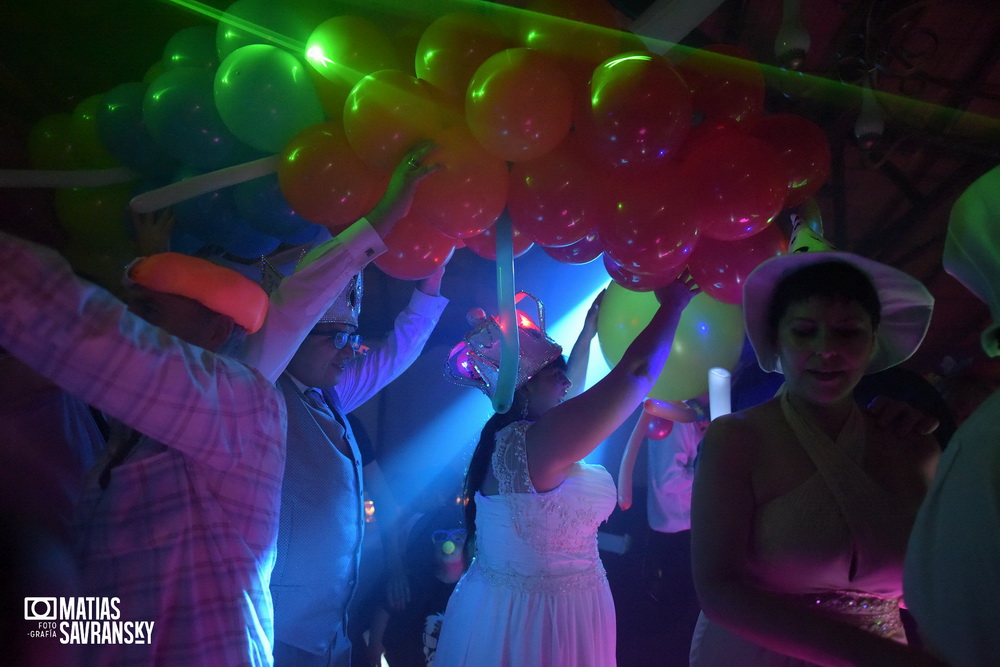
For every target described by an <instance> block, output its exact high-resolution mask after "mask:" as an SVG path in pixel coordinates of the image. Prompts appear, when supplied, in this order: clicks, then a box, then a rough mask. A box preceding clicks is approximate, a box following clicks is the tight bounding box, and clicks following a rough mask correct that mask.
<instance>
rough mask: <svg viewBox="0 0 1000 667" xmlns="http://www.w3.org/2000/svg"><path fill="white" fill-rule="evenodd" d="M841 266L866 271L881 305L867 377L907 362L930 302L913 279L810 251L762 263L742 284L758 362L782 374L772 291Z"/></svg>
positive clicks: (852, 258) (854, 258)
mask: <svg viewBox="0 0 1000 667" xmlns="http://www.w3.org/2000/svg"><path fill="white" fill-rule="evenodd" d="M826 261H840V262H845V263H847V264H850V265H851V266H854V267H855V268H857V269H860V270H861V271H862V272H864V273H865V274H866V275H867V276H868V278H869V279H870V280H871V281H872V284H873V285H874V286H875V291H876V292H877V293H878V298H879V301H880V303H881V306H882V312H881V315H880V322H879V325H878V331H877V332H876V340H875V353H874V355H873V356H872V359H871V361H870V362H869V364H868V368H867V370H866V371H865V372H866V373H876V372H878V371H881V370H885V369H886V368H890V367H892V366H895V365H896V364H899V363H902V362H904V361H906V360H907V359H909V358H910V357H911V356H912V355H913V353H914V352H916V351H917V348H918V347H920V343H921V342H922V341H923V340H924V336H925V335H926V334H927V327H928V326H930V322H931V313H932V312H933V309H934V297H932V296H931V294H930V292H928V291H927V288H926V287H924V285H923V283H921V282H920V281H919V280H917V279H916V278H914V277H913V276H911V275H909V274H908V273H905V272H903V271H900V270H899V269H895V268H893V267H891V266H888V265H886V264H882V263H881V262H876V261H874V260H871V259H867V258H865V257H861V256H860V255H854V254H851V253H847V252H841V251H839V250H818V251H817V250H812V251H809V252H794V253H791V254H788V255H781V256H779V257H773V258H771V259H769V260H766V261H764V262H762V263H761V264H760V265H759V266H758V267H757V268H756V269H754V270H753V272H752V273H751V274H750V275H749V276H748V277H747V279H746V282H745V283H744V284H743V318H744V322H745V324H746V331H747V337H748V338H749V339H750V344H751V345H753V349H754V352H756V353H757V363H759V364H760V367H761V368H762V369H763V370H765V371H767V372H769V373H773V372H777V373H781V372H782V371H781V363H780V361H779V358H778V348H777V346H776V345H775V341H774V340H773V335H772V332H771V331H770V330H769V326H768V312H769V311H770V309H771V301H772V299H773V298H774V290H775V288H776V287H777V286H778V283H780V282H781V281H782V279H784V278H785V277H786V276H789V275H791V274H792V273H795V272H796V271H798V270H800V269H803V268H805V267H807V266H811V265H813V264H818V263H820V262H826Z"/></svg>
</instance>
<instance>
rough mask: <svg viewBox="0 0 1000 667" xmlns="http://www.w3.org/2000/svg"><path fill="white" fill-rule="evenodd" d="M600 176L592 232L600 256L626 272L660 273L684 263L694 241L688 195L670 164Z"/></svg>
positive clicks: (694, 233) (695, 232)
mask: <svg viewBox="0 0 1000 667" xmlns="http://www.w3.org/2000/svg"><path fill="white" fill-rule="evenodd" d="M616 176H617V177H616V178H608V179H606V183H605V185H604V187H602V188H601V192H600V193H599V194H601V195H602V196H604V197H605V200H604V202H603V204H602V208H603V211H602V213H601V217H600V218H599V221H598V225H597V231H598V233H599V234H600V237H601V243H603V244H604V252H605V255H611V257H612V259H614V260H615V261H616V262H618V263H619V264H621V265H622V267H624V268H625V269H626V270H628V271H629V272H631V273H639V274H644V275H653V276H657V275H664V274H667V273H670V272H672V271H675V270H679V269H680V268H681V267H682V266H684V265H685V264H686V263H687V259H688V257H689V256H690V255H691V251H692V250H693V249H694V246H695V243H696V241H697V240H698V227H697V223H696V218H695V217H694V215H693V214H692V210H693V204H692V201H691V198H690V193H689V192H688V190H687V187H686V185H685V183H684V182H683V181H681V180H680V178H679V173H678V170H677V168H676V167H674V166H673V165H667V166H666V167H660V168H657V169H655V170H649V171H645V172H635V171H630V172H627V173H622V174H620V175H618V174H616Z"/></svg>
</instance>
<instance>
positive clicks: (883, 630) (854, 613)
mask: <svg viewBox="0 0 1000 667" xmlns="http://www.w3.org/2000/svg"><path fill="white" fill-rule="evenodd" d="M796 597H797V599H798V600H799V601H800V602H801V603H802V604H804V605H807V606H809V607H811V608H813V609H816V610H817V611H819V612H820V613H822V614H824V615H827V616H831V617H834V618H837V619H839V620H841V621H843V622H845V623H849V624H850V625H853V626H854V627H857V628H861V629H862V630H865V631H867V632H870V633H872V634H873V635H879V636H882V637H889V636H892V635H894V634H896V633H897V632H899V631H900V630H902V628H903V621H902V619H901V618H900V617H899V599H898V598H883V597H879V596H877V595H871V594H869V593H859V592H858V591H829V592H823V593H810V594H808V595H799V596H796Z"/></svg>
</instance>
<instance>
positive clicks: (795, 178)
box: [750, 113, 830, 208]
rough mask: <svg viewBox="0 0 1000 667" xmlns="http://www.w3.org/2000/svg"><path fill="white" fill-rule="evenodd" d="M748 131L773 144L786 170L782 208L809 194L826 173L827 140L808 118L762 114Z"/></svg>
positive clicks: (792, 205)
mask: <svg viewBox="0 0 1000 667" xmlns="http://www.w3.org/2000/svg"><path fill="white" fill-rule="evenodd" d="M750 134H751V135H752V136H754V137H757V138H758V139H763V140H764V141H766V142H767V143H768V144H770V145H771V147H772V148H774V150H775V151H776V152H777V154H778V159H779V161H780V162H781V164H782V167H783V168H784V170H785V172H786V173H787V174H788V195H787V197H786V198H785V208H792V207H794V206H798V205H799V204H801V203H803V202H804V201H805V200H807V199H809V198H810V197H812V196H813V195H814V194H816V191H817V190H819V188H820V186H821V185H823V182H824V181H826V178H827V176H829V175H830V143H829V141H828V140H827V137H826V133H825V132H824V131H823V129H822V128H821V127H820V126H819V125H817V124H816V123H814V122H812V121H811V120H809V119H808V118H803V117H802V116H798V115H795V114H790V113H782V114H774V115H773V116H764V117H763V118H761V119H759V120H758V121H757V122H756V123H754V124H753V126H752V127H751V128H750Z"/></svg>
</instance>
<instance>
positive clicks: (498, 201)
mask: <svg viewBox="0 0 1000 667" xmlns="http://www.w3.org/2000/svg"><path fill="white" fill-rule="evenodd" d="M434 141H435V142H436V143H437V145H438V148H437V149H436V150H434V151H433V152H431V154H430V155H428V156H427V157H426V158H425V159H424V162H425V163H426V164H432V163H436V164H440V165H442V168H441V169H439V170H438V171H435V172H434V173H433V174H430V175H429V176H427V177H426V178H425V179H424V180H422V181H421V182H420V184H419V185H417V192H416V194H415V195H414V197H413V206H412V207H411V209H410V211H411V213H412V214H413V215H415V216H417V217H418V218H420V219H421V220H423V221H424V222H425V223H426V224H427V225H429V226H431V227H433V228H434V229H436V230H438V231H439V232H441V233H442V234H444V235H445V236H450V237H452V238H466V237H469V236H475V235H477V234H481V233H483V232H484V231H486V229H487V228H489V227H490V226H491V225H492V224H493V223H494V222H496V220H497V218H499V217H500V214H501V213H502V212H503V209H504V205H505V204H506V202H507V190H508V184H509V180H510V176H509V173H508V170H507V163H506V162H504V161H503V160H500V159H498V158H496V157H494V156H493V155H490V154H489V153H487V152H486V150H485V149H483V147H482V146H480V145H479V144H478V143H477V142H476V140H475V139H473V138H472V135H470V134H469V131H468V130H466V129H465V128H463V127H453V128H449V129H448V130H444V131H442V132H441V133H440V134H438V135H437V136H435V138H434Z"/></svg>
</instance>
